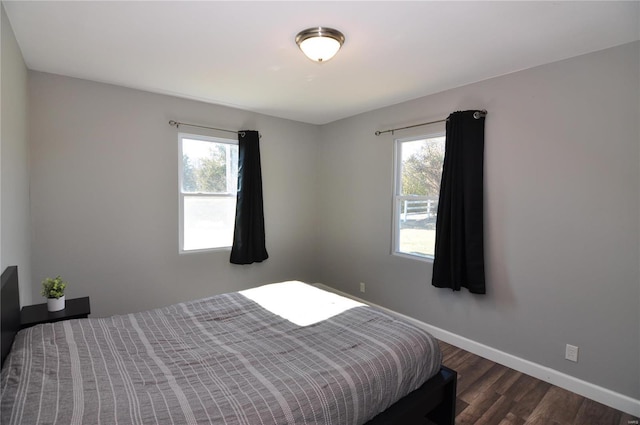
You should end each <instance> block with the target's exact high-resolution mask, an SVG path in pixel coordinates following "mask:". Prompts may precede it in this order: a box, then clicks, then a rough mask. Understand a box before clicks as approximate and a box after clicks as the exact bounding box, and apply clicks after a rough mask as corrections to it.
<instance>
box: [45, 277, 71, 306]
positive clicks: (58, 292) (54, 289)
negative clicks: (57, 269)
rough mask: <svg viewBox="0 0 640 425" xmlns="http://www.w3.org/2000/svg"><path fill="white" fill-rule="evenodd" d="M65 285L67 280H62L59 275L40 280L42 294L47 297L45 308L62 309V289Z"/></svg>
mask: <svg viewBox="0 0 640 425" xmlns="http://www.w3.org/2000/svg"><path fill="white" fill-rule="evenodd" d="M66 287H67V282H65V281H64V280H62V278H61V277H60V276H57V277H55V278H53V279H52V278H50V277H48V278H46V279H45V280H43V281H42V296H43V297H47V310H49V311H60V310H64V289H65V288H66Z"/></svg>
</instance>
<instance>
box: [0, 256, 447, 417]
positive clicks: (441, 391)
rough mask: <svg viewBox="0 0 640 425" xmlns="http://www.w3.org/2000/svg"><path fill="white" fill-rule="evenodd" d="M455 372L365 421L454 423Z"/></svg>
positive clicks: (5, 284) (11, 329) (15, 320)
mask: <svg viewBox="0 0 640 425" xmlns="http://www.w3.org/2000/svg"><path fill="white" fill-rule="evenodd" d="M1 291H2V292H1V294H0V300H1V304H2V322H1V327H2V341H1V351H2V364H4V360H5V358H6V357H7V355H8V354H9V351H10V350H11V345H12V344H13V339H14V337H15V335H16V334H17V333H18V331H19V330H20V293H19V289H18V267H17V266H10V267H7V269H6V270H5V271H4V272H3V273H2V290H1ZM456 382H457V373H456V372H455V371H454V370H451V369H448V368H446V367H444V366H442V368H441V369H440V371H439V372H438V374H437V375H436V376H434V377H433V378H431V379H430V380H428V381H427V382H425V383H424V384H423V385H422V386H421V387H420V388H418V389H417V390H415V391H413V392H412V393H410V394H408V395H407V396H405V397H403V398H402V399H400V400H398V401H397V402H396V403H395V404H393V405H392V406H391V407H389V408H388V409H387V410H385V411H384V412H382V413H380V414H379V415H378V416H376V417H375V418H373V419H372V420H370V421H369V422H367V423H366V424H365V425H418V424H425V425H426V424H429V423H435V424H437V425H454V421H455V410H456Z"/></svg>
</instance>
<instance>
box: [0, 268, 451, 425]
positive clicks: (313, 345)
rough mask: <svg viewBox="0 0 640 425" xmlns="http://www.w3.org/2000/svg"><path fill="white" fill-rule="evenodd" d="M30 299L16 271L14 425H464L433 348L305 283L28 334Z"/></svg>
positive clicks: (8, 327)
mask: <svg viewBox="0 0 640 425" xmlns="http://www.w3.org/2000/svg"><path fill="white" fill-rule="evenodd" d="M17 288H18V276H17V268H16V267H9V268H7V270H5V272H4V273H3V274H2V362H3V366H2V374H1V380H0V391H1V397H0V422H1V423H3V424H6V425H9V424H22V423H29V424H32V423H33V424H35V423H58V424H115V423H121V424H165V423H166V424H246V425H258V424H265V425H267V424H310V425H311V424H318V425H319V424H336V425H347V424H355V425H362V424H367V425H381V424H429V423H436V424H453V423H454V414H455V413H454V412H455V387H456V373H455V372H454V371H452V370H449V369H447V368H445V367H443V366H441V354H440V351H439V349H438V344H437V341H436V340H435V339H434V338H433V337H431V336H430V335H429V334H428V333H426V332H425V331H424V330H422V329H420V328H418V327H416V326H414V325H413V324H410V323H408V322H406V321H404V320H401V319H398V318H396V317H393V316H390V315H388V314H386V313H383V312H381V311H378V310H376V309H374V308H372V307H369V306H367V305H364V304H361V303H358V302H356V301H354V300H350V299H347V298H344V297H340V296H338V295H335V294H332V293H329V292H327V291H323V290H321V289H318V288H316V287H313V286H311V285H307V284H304V283H302V282H281V283H277V284H270V285H264V286H261V287H258V288H254V289H250V290H247V291H240V292H234V293H229V294H222V295H218V296H214V297H210V298H205V299H201V300H194V301H191V302H185V303H178V304H175V305H172V306H168V307H164V308H159V309H154V310H149V311H146V312H140V313H133V314H128V315H117V316H112V317H108V318H88V319H77V320H67V321H63V322H57V323H49V324H42V325H37V326H34V327H30V328H27V329H23V330H21V331H18V329H19V299H18V289H17ZM283 301H284V302H283ZM9 348H10V349H9ZM5 356H6V358H5Z"/></svg>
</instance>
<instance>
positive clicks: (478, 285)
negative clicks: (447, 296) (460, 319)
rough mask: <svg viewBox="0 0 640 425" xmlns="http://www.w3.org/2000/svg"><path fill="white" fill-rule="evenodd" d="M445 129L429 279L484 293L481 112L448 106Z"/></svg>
mask: <svg viewBox="0 0 640 425" xmlns="http://www.w3.org/2000/svg"><path fill="white" fill-rule="evenodd" d="M474 114H476V116H477V117H478V118H474ZM446 129H447V130H446V131H447V133H446V142H445V154H444V165H443V167H442V182H441V183H440V199H439V202H438V216H437V219H436V246H435V258H434V261H433V279H432V284H433V286H436V287H438V288H451V289H453V290H454V291H459V290H460V288H461V287H465V288H467V289H468V290H469V291H470V292H472V293H475V294H484V293H485V292H486V290H485V280H484V229H483V223H484V217H483V193H484V192H483V187H484V184H483V174H484V113H481V112H480V111H460V112H454V113H452V114H451V115H449V118H448V119H447V125H446Z"/></svg>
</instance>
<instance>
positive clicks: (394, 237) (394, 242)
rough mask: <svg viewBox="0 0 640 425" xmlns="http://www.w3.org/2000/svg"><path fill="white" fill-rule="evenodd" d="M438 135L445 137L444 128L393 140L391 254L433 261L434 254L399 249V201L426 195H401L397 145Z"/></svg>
mask: <svg viewBox="0 0 640 425" xmlns="http://www.w3.org/2000/svg"><path fill="white" fill-rule="evenodd" d="M439 137H446V131H445V129H444V128H443V129H437V130H436V129H434V130H433V131H430V132H428V133H423V134H419V135H415V136H409V137H403V138H398V139H394V141H393V193H392V223H391V227H392V229H391V255H394V256H397V257H402V258H408V259H411V260H417V261H423V262H428V263H433V260H434V258H435V257H434V256H433V255H429V254H425V255H418V254H411V253H408V252H403V251H400V218H401V213H400V208H399V202H401V201H404V200H406V199H412V200H427V198H428V196H423V195H403V194H402V175H401V173H402V152H401V150H400V149H399V147H400V146H401V145H402V144H403V143H406V142H415V141H418V140H428V139H435V138H439Z"/></svg>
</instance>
